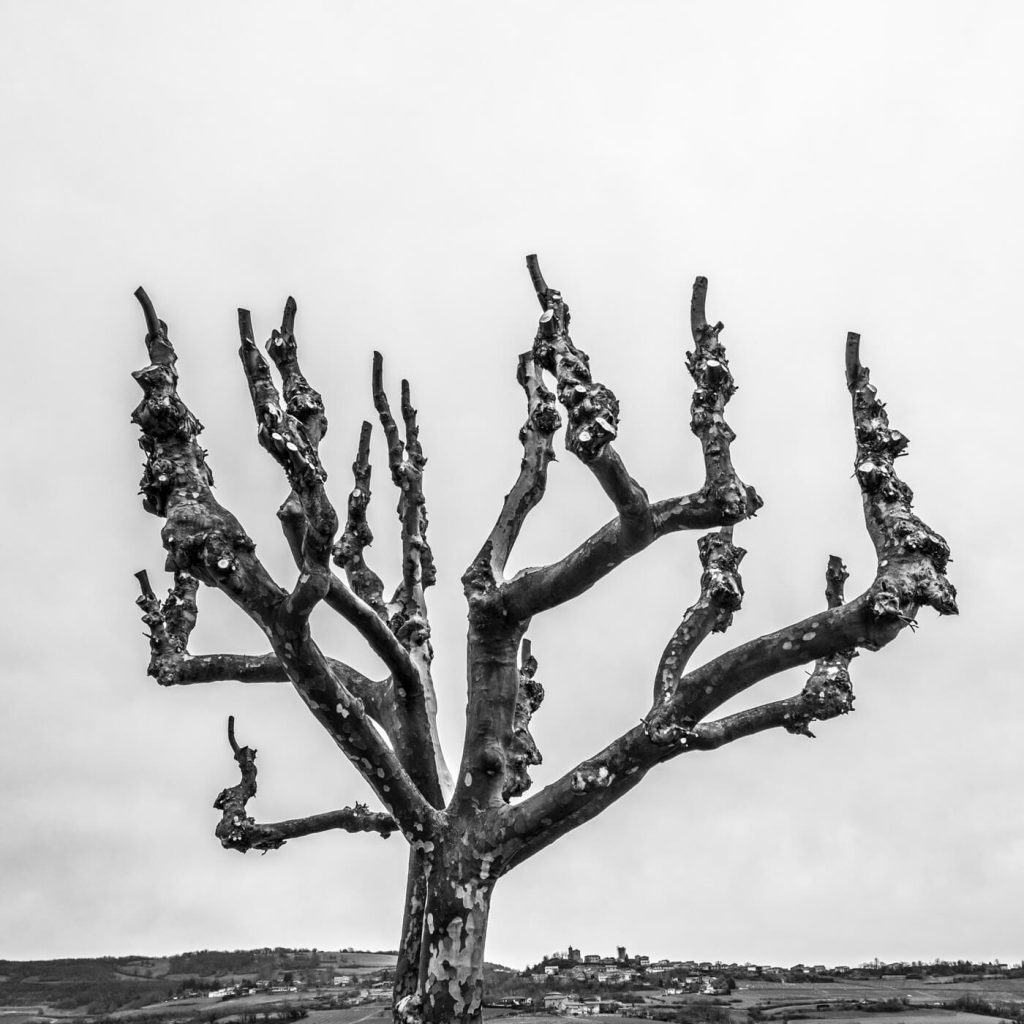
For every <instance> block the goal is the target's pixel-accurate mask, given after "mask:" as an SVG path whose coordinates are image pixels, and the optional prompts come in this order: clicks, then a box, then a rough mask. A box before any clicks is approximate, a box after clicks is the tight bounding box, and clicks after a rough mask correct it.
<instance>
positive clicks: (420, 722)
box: [371, 352, 454, 807]
mask: <svg viewBox="0 0 1024 1024" xmlns="http://www.w3.org/2000/svg"><path fill="white" fill-rule="evenodd" d="M371 386H372V391H373V403H374V406H375V408H376V410H377V414H378V416H379V418H380V422H381V426H382V427H383V429H384V437H385V439H386V441H387V445H388V465H389V467H390V469H391V479H392V480H393V481H394V483H395V486H396V487H397V488H398V490H399V497H398V518H399V522H400V524H401V536H402V582H401V583H400V584H399V586H398V588H397V589H396V591H395V595H394V598H393V599H392V602H391V604H390V606H389V607H388V611H389V612H390V623H389V624H390V627H391V631H392V632H393V633H394V634H395V637H396V638H397V639H398V642H399V643H400V644H401V645H402V646H403V647H404V648H405V649H406V650H407V651H408V652H409V658H410V660H411V661H412V664H413V666H414V668H415V671H416V673H417V675H418V677H419V687H418V688H417V689H416V690H412V691H409V693H408V695H407V700H406V702H405V704H404V706H400V707H399V709H398V711H399V715H400V717H401V718H402V720H403V722H404V723H405V727H406V729H407V732H408V735H409V738H410V743H411V744H412V748H413V750H414V751H416V752H422V757H420V755H419V754H417V755H416V758H415V760H416V762H417V763H419V762H420V761H423V762H424V765H425V763H426V762H427V761H429V762H430V765H431V766H432V767H431V768H430V769H429V771H428V769H427V768H426V767H421V768H418V769H417V770H418V771H424V772H428V774H427V775H425V776H424V779H425V781H429V784H430V788H429V790H428V789H426V788H425V789H424V792H425V793H426V792H428V791H429V793H430V794H431V795H430V797H429V799H430V800H431V802H432V803H433V804H434V805H435V806H437V807H440V806H442V805H443V803H444V801H445V800H446V799H447V797H448V795H449V794H450V793H451V791H452V789H453V788H454V786H453V783H452V779H451V773H450V772H449V771H448V766H447V764H446V763H445V759H444V753H443V752H442V750H441V741H440V737H439V736H438V733H437V697H436V694H435V692H434V683H433V679H432V677H431V672H430V665H431V662H432V661H433V658H434V652H433V648H432V647H431V644H430V621H429V618H428V616H427V604H426V600H425V598H424V590H425V589H426V588H427V587H430V586H433V584H434V581H435V571H434V561H433V556H432V554H431V551H430V545H429V544H428V543H427V513H426V504H425V499H424V497H423V470H424V467H425V466H426V462H427V460H426V459H425V458H424V455H423V448H422V446H421V444H420V440H419V427H418V426H417V423H416V410H415V409H414V408H413V406H412V401H411V397H410V393H409V382H408V381H407V380H403V381H402V399H401V410H402V419H403V422H404V425H405V442H404V443H403V441H402V438H401V435H400V433H399V430H398V426H397V424H396V423H395V419H394V417H393V416H392V414H391V407H390V404H389V403H388V397H387V394H386V392H385V390H384V359H383V357H382V356H381V354H380V353H379V352H374V354H373V373H372V377H371ZM428 755H429V756H428ZM407 763H410V767H411V761H410V762H407ZM421 785H423V784H421Z"/></svg>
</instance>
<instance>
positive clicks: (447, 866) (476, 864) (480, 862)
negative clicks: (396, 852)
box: [394, 835, 496, 1024]
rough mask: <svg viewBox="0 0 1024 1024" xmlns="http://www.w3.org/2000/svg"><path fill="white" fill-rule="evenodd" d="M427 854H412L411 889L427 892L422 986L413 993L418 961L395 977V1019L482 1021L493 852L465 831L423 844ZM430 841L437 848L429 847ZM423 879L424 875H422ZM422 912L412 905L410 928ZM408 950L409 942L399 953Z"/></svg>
mask: <svg viewBox="0 0 1024 1024" xmlns="http://www.w3.org/2000/svg"><path fill="white" fill-rule="evenodd" d="M423 846H424V847H425V849H423V850H422V854H423V855H422V856H421V857H417V856H416V851H414V854H413V856H412V857H411V858H410V862H409V868H410V874H411V875H412V873H413V872H416V873H417V874H418V872H419V871H420V870H421V869H422V876H419V877H416V878H414V877H410V879H409V884H408V889H409V891H410V892H414V891H415V892H423V891H424V890H425V895H426V899H425V902H424V904H423V908H422V912H421V915H420V918H421V921H422V941H421V946H420V955H419V965H418V970H417V971H416V990H415V992H411V991H410V987H411V986H410V981H411V975H412V970H411V968H412V965H411V964H409V963H408V958H407V956H405V955H403V956H401V957H400V966H402V964H403V962H404V963H405V964H407V965H408V966H407V968H406V970H405V971H402V970H400V971H399V972H398V974H397V975H396V978H395V1001H394V1018H395V1021H396V1024H419V1022H430V1024H453V1022H458V1024H480V1022H481V1021H482V1019H483V992H484V941H485V939H486V937H487V918H488V915H489V913H490V909H491V896H492V894H493V891H494V883H495V881H496V879H495V878H494V877H493V875H491V873H490V870H489V868H490V861H491V858H490V857H488V856H484V857H480V856H476V855H474V854H473V852H472V850H471V848H470V844H469V843H468V842H466V841H465V837H464V836H463V835H459V836H451V837H449V838H447V839H446V840H445V841H443V842H442V843H439V844H432V843H425V844H423ZM431 847H432V848H431ZM421 878H422V881H421ZM415 916H416V911H415V910H412V911H410V909H408V908H407V910H406V934H405V935H403V940H407V939H408V937H409V925H410V923H411V922H410V918H411V917H415ZM407 950H408V952H409V953H411V949H410V948H409V945H408V943H406V945H405V946H404V947H403V950H402V951H401V952H402V953H403V954H405V953H406V951H407Z"/></svg>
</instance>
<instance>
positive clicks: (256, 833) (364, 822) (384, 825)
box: [213, 715, 398, 853]
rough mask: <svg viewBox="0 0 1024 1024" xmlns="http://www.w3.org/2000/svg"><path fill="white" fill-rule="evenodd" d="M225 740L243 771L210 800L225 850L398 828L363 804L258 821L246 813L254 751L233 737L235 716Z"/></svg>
mask: <svg viewBox="0 0 1024 1024" xmlns="http://www.w3.org/2000/svg"><path fill="white" fill-rule="evenodd" d="M228 742H229V743H230V744H231V750H232V752H233V754H234V755H235V762H236V763H237V764H238V768H239V770H240V771H241V773H242V778H241V781H240V782H239V783H238V784H237V785H235V786H231V787H230V788H228V789H223V790H221V792H220V794H219V795H218V796H217V799H216V800H215V801H214V802H213V806H214V808H215V809H216V810H218V811H221V812H222V814H221V819H220V821H219V822H218V823H217V828H216V829H215V834H216V836H217V838H218V839H219V840H220V842H221V846H223V847H224V848H225V849H226V850H238V851H239V853H247V852H248V851H249V850H262V851H263V852H264V853H266V852H267V851H268V850H276V849H278V847H280V846H283V845H284V844H285V843H286V842H287V841H288V840H289V839H297V838H298V837H299V836H308V835H313V834H314V833H316V832H327V831H329V830H331V829H340V830H342V831H344V832H376V833H378V834H379V835H381V836H383V837H384V838H385V839H386V838H387V837H388V836H389V835H390V834H391V833H392V832H394V831H396V830H397V829H398V824H397V822H396V821H395V819H394V818H392V817H391V815H390V814H381V813H375V812H372V811H371V810H370V809H369V808H368V807H366V806H365V804H356V805H355V807H342V808H341V809H339V810H337V811H328V812H327V813H326V814H314V815H311V816H310V817H308V818H290V819H288V820H287V821H278V822H273V823H269V824H258V823H257V822H256V821H254V820H253V819H252V818H251V817H250V816H249V815H248V814H247V813H246V806H245V805H246V804H247V803H248V802H249V801H250V800H251V799H252V798H253V797H254V796H255V795H256V751H255V750H254V749H253V748H252V747H240V746H239V745H238V743H237V741H236V740H235V718H234V716H233V715H232V716H231V717H229V718H228Z"/></svg>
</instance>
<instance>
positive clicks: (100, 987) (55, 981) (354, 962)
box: [0, 947, 397, 1024]
mask: <svg viewBox="0 0 1024 1024" xmlns="http://www.w3.org/2000/svg"><path fill="white" fill-rule="evenodd" d="M396 961H397V954H396V953H394V952H386V951H384V952H370V951H368V950H352V949H348V950H344V951H341V952H339V951H337V950H317V949H287V948H284V947H277V948H274V949H270V948H263V949H237V950H212V949H203V950H196V951H193V952H189V953H179V954H176V955H174V956H168V957H144V956H117V957H115V956H105V957H83V958H79V959H63V960H0V1008H13V1007H38V1008H41V1009H44V1010H51V1011H64V1012H67V1011H69V1010H70V1011H79V1012H83V1011H84V1012H85V1013H88V1014H99V1015H101V1014H106V1013H113V1012H114V1011H116V1010H129V1009H137V1008H141V1007H144V1006H149V1005H151V1004H153V1003H159V1002H163V1001H166V1000H169V999H172V998H175V997H176V996H181V995H183V994H186V993H189V994H202V993H204V992H207V991H209V990H211V989H219V988H222V987H224V986H225V985H235V984H239V983H244V982H248V983H250V984H253V985H255V984H258V983H262V984H263V985H273V984H275V983H277V984H281V983H284V982H285V981H287V983H288V984H289V985H292V984H296V985H299V984H301V985H302V986H303V987H309V988H312V987H316V986H318V985H331V984H332V983H333V981H334V978H335V977H337V976H338V975H346V976H355V977H357V978H363V977H366V978H371V977H373V980H379V978H378V977H376V976H380V977H383V976H384V975H385V974H386V973H387V972H391V971H393V970H394V968H395V963H396ZM0 1024H2V1018H0Z"/></svg>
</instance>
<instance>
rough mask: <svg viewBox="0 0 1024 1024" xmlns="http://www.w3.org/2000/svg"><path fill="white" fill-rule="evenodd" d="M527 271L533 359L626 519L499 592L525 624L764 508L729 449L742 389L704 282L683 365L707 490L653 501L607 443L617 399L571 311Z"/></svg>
mask: <svg viewBox="0 0 1024 1024" xmlns="http://www.w3.org/2000/svg"><path fill="white" fill-rule="evenodd" d="M529 263H530V272H531V277H532V279H533V282H534V287H535V288H536V289H537V295H538V298H539V299H540V302H541V305H542V306H543V307H544V308H545V313H544V314H543V315H542V317H541V325H540V330H539V331H538V334H537V342H536V343H535V349H534V351H535V355H536V358H537V361H538V363H539V365H541V366H544V367H545V369H548V370H549V371H550V372H552V373H555V374H556V376H557V377H558V380H559V392H558V393H559V398H560V400H562V401H563V403H564V404H566V405H567V408H569V409H570V412H569V416H570V426H569V430H568V433H567V440H566V445H567V447H570V450H574V449H580V452H579V453H578V454H580V457H581V458H582V459H583V460H584V461H585V462H586V463H587V464H588V465H589V467H590V468H591V470H592V471H593V472H594V473H595V475H596V476H597V478H598V480H599V481H600V482H601V485H602V487H603V488H604V489H605V491H606V493H607V494H608V495H609V497H611V499H612V501H613V502H614V503H615V505H616V508H617V509H618V511H619V516H618V518H616V519H614V520H612V521H611V522H609V523H606V524H605V525H604V526H603V527H601V529H600V530H598V531H597V532H596V533H594V534H593V535H592V536H590V537H589V538H587V540H585V541H584V542H583V543H582V544H581V545H580V546H579V547H578V548H576V549H575V550H574V551H572V552H571V553H570V554H568V555H566V556H565V558H563V559H562V560H561V561H559V562H556V563H554V564H552V565H547V566H543V567H540V568H531V569H526V570H524V571H523V572H521V573H519V574H518V575H517V576H516V577H515V578H514V579H512V580H510V581H509V582H508V583H506V584H505V585H504V586H503V587H502V596H503V600H504V602H505V604H506V607H507V608H508V609H509V611H510V613H511V614H512V615H514V616H516V617H518V618H528V617H529V616H531V615H535V614H537V613H539V612H542V611H546V610H547V609H549V608H554V607H556V606H557V605H559V604H563V603H565V602H566V601H569V600H572V598H574V597H578V596H579V595H580V594H582V593H584V592H585V591H586V590H588V589H589V588H590V587H592V586H593V585H594V584H595V583H597V582H598V580H600V579H602V578H603V577H604V576H606V575H608V573H610V572H611V571H612V570H613V569H615V568H616V567H617V566H618V565H620V564H621V563H622V562H624V561H625V560H626V559H627V558H630V557H632V556H633V555H635V554H637V553H638V552H639V551H642V550H644V548H646V547H647V546H648V545H650V544H651V543H652V542H653V541H655V540H658V539H659V538H660V537H663V536H665V535H666V534H668V533H674V532H676V531H678V530H693V529H698V530H699V529H709V528H711V527H716V526H730V525H732V524H734V523H737V522H739V521H741V520H743V519H746V518H747V517H749V516H752V515H753V514H754V513H755V512H756V511H757V510H758V509H759V508H760V507H761V504H762V502H761V499H760V497H758V495H757V492H756V491H755V490H754V489H753V488H752V487H750V486H748V485H747V484H744V483H743V481H742V480H740V478H739V476H738V475H737V474H736V471H735V469H734V468H733V465H732V460H731V455H730V444H731V442H732V441H733V440H734V439H735V434H734V433H733V431H732V430H731V428H730V427H729V425H728V424H727V423H726V422H725V418H724V410H725V406H726V403H727V402H728V401H729V398H730V397H731V396H732V394H733V393H734V392H735V390H736V385H735V382H734V381H733V378H732V374H731V372H730V370H729V364H728V360H727V359H726V356H725V347H724V346H723V345H722V342H721V339H720V338H719V334H720V332H721V330H722V325H721V324H720V323H719V324H715V325H714V326H713V327H709V326H708V324H707V321H706V318H705V314H704V306H705V296H706V293H707V279H706V278H703V277H699V278H697V280H696V282H695V283H694V286H693V298H692V302H691V328H692V333H693V338H694V343H695V350H694V351H693V352H688V353H687V357H686V362H687V366H688V368H689V370H690V374H691V376H692V377H693V379H694V381H695V383H696V385H697V387H696V389H695V391H694V392H693V400H692V403H691V422H690V426H691V429H692V430H693V432H694V434H696V435H697V437H698V438H699V439H700V442H701V447H702V449H703V452H704V465H705V480H704V484H703V486H702V487H701V489H700V490H699V491H696V492H694V493H692V494H688V495H682V496H680V497H677V498H669V499H666V500H663V501H658V502H654V503H650V502H648V499H647V495H646V494H645V493H644V491H643V489H642V488H641V487H640V486H639V484H637V483H636V481H635V480H633V479H632V478H631V477H630V476H629V474H628V473H627V472H626V470H625V467H624V466H623V465H622V462H621V459H619V457H618V456H617V455H616V454H615V451H614V448H612V446H611V444H610V441H611V439H612V438H613V437H614V436H615V435H616V433H617V431H618V419H617V417H618V402H617V400H615V398H614V395H611V392H608V391H607V389H604V388H603V387H602V386H601V385H595V384H593V383H592V382H591V379H590V369H589V366H588V363H587V359H586V356H585V355H584V354H583V353H582V352H580V351H579V350H578V349H576V347H575V346H574V345H573V344H572V342H571V340H570V339H569V336H568V331H567V327H568V321H569V312H568V308H567V307H566V306H565V303H564V301H563V299H562V297H561V295H560V294H559V293H558V292H556V291H553V290H552V289H550V288H548V286H547V284H546V283H545V281H544V278H543V276H542V275H541V273H540V269H539V267H538V266H537V263H536V257H529ZM548 313H550V314H551V315H550V316H548ZM577 410H578V411H577ZM574 416H575V417H576V418H575V421H574V420H573V417H574ZM584 434H585V435H586V438H585V440H582V438H583V435H584ZM581 445H582V447H581Z"/></svg>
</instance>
